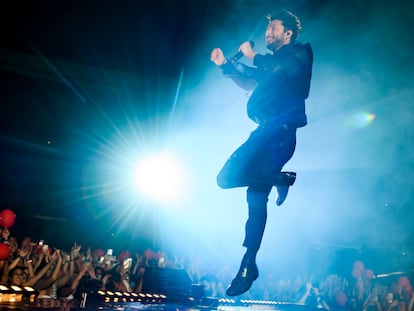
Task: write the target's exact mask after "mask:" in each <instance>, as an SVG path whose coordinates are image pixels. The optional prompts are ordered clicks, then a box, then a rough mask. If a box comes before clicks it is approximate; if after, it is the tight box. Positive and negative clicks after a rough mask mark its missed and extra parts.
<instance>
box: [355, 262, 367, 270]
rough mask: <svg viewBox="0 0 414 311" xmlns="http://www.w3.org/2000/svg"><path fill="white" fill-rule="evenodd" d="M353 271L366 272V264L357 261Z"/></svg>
mask: <svg viewBox="0 0 414 311" xmlns="http://www.w3.org/2000/svg"><path fill="white" fill-rule="evenodd" d="M353 269H355V270H364V269H365V266H364V263H363V262H362V261H360V260H355V261H354V266H353Z"/></svg>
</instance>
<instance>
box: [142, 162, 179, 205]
mask: <svg viewBox="0 0 414 311" xmlns="http://www.w3.org/2000/svg"><path fill="white" fill-rule="evenodd" d="M184 179H185V178H184V171H183V169H182V167H181V166H180V164H179V162H178V161H177V160H176V159H174V158H173V157H172V156H170V155H165V154H163V155H156V156H150V157H147V158H145V159H142V160H141V161H140V162H139V163H138V165H137V167H136V169H135V172H134V180H135V184H136V186H137V188H138V191H140V193H141V194H143V195H145V196H147V197H149V198H151V199H153V200H156V201H159V202H165V203H166V202H170V201H173V200H176V199H178V198H179V197H180V196H182V194H183V190H184Z"/></svg>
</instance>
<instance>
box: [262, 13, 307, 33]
mask: <svg viewBox="0 0 414 311" xmlns="http://www.w3.org/2000/svg"><path fill="white" fill-rule="evenodd" d="M266 18H267V20H268V21H269V23H270V22H271V21H273V20H275V19H277V20H280V21H281V22H282V25H283V26H284V27H285V29H286V30H292V32H293V34H292V41H295V40H296V38H297V36H298V35H299V33H300V31H301V30H302V23H301V22H300V20H299V18H298V17H297V16H296V15H295V14H293V13H292V12H290V11H288V10H280V11H277V12H274V13H273V14H269V15H267V16H266Z"/></svg>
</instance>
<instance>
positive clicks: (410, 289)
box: [403, 284, 414, 296]
mask: <svg viewBox="0 0 414 311" xmlns="http://www.w3.org/2000/svg"><path fill="white" fill-rule="evenodd" d="M403 291H404V292H405V293H406V294H407V295H409V296H411V295H412V294H413V292H414V290H413V287H412V286H411V284H410V285H408V286H407V287H404V288H403Z"/></svg>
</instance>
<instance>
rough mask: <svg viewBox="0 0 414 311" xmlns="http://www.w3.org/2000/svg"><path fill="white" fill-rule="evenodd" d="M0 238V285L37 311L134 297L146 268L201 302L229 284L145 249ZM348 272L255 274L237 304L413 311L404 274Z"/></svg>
mask: <svg viewBox="0 0 414 311" xmlns="http://www.w3.org/2000/svg"><path fill="white" fill-rule="evenodd" d="M0 237H1V238H0V259H1V260H0V271H1V284H3V285H6V286H10V285H18V286H30V287H33V288H34V289H35V290H36V291H37V292H38V295H37V305H38V306H44V307H61V306H63V305H66V306H67V305H71V304H72V305H76V304H77V306H79V301H80V299H81V298H80V297H81V294H82V293H83V292H88V293H91V292H97V291H98V290H111V291H121V292H137V293H139V292H141V290H142V286H143V279H144V278H143V276H144V272H145V270H146V269H148V267H153V268H166V269H181V270H185V271H186V272H187V274H188V278H189V279H190V280H191V283H192V284H193V285H198V286H199V288H203V293H204V296H205V297H210V298H226V295H225V288H226V286H227V285H228V284H229V282H230V281H231V275H232V273H231V271H229V269H228V268H222V269H221V270H220V271H217V269H215V268H214V269H209V268H208V267H202V265H203V262H202V261H201V260H200V259H197V258H187V257H183V258H177V257H174V258H169V257H168V256H167V255H166V254H165V253H163V252H160V251H157V252H154V251H153V250H151V249H147V250H144V251H143V252H142V253H141V254H138V253H134V254H131V253H130V252H129V251H128V250H124V251H122V252H120V253H119V254H114V253H113V250H111V249H109V250H105V251H104V250H102V249H94V250H92V249H89V248H85V247H84V246H82V245H78V244H76V243H75V244H74V245H73V247H72V248H71V249H70V250H62V249H59V248H52V247H50V246H48V245H47V243H46V241H32V240H31V238H29V237H26V238H24V239H23V240H22V241H17V239H16V238H15V237H13V236H11V234H10V231H9V229H8V228H3V229H1V234H0ZM6 246H7V247H6ZM351 266H352V263H351ZM350 270H351V271H347V273H345V274H347V275H338V274H327V275H325V276H324V277H322V278H320V277H319V279H316V278H315V277H312V275H309V276H301V277H298V276H295V277H294V278H292V279H284V280H279V279H277V278H275V277H274V276H272V275H262V276H261V277H260V278H259V280H257V281H256V282H255V285H254V286H253V287H252V289H251V290H250V291H249V292H248V293H246V294H244V295H242V296H240V297H237V299H239V300H240V301H242V300H248V299H252V300H253V299H254V300H259V301H262V302H266V301H276V302H281V303H282V302H287V303H296V304H304V305H307V306H309V307H310V308H315V309H324V310H364V311H365V310H366V311H368V310H369V311H374V310H375V311H414V309H413V303H414V294H413V288H412V285H411V283H410V279H409V277H410V275H409V274H400V275H396V276H393V277H392V278H379V277H377V276H375V275H374V273H373V272H372V271H371V270H370V269H368V268H366V267H365V266H364V263H363V262H361V261H358V260H356V261H355V262H354V263H353V267H351V269H350Z"/></svg>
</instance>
